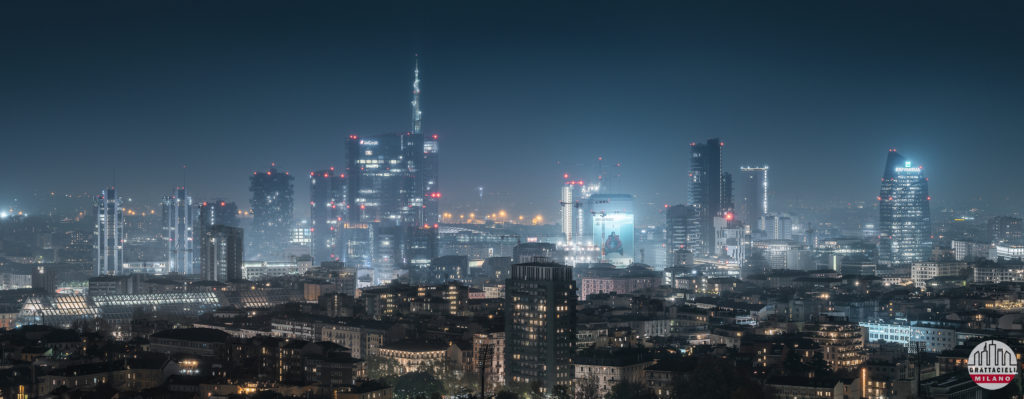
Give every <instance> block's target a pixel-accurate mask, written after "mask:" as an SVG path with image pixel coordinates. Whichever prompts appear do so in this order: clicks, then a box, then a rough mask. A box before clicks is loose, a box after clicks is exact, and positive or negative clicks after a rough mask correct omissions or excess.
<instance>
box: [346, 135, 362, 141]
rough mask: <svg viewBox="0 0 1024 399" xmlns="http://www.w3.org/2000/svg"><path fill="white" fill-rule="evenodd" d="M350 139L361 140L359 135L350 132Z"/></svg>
mask: <svg viewBox="0 0 1024 399" xmlns="http://www.w3.org/2000/svg"><path fill="white" fill-rule="evenodd" d="M348 139H349V140H359V136H356V135H354V134H350V135H348Z"/></svg>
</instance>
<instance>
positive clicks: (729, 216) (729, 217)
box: [725, 212, 735, 222]
mask: <svg viewBox="0 0 1024 399" xmlns="http://www.w3.org/2000/svg"><path fill="white" fill-rule="evenodd" d="M734 217H735V216H733V214H732V212H726V213H725V220H727V221H730V222H731V221H732V219H733V218H734Z"/></svg>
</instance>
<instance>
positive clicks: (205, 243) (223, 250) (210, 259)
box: [199, 225, 244, 282]
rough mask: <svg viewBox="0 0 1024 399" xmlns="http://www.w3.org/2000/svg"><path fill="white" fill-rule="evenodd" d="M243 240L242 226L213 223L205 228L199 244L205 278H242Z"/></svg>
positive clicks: (201, 270) (221, 279) (202, 271)
mask: <svg viewBox="0 0 1024 399" xmlns="http://www.w3.org/2000/svg"><path fill="white" fill-rule="evenodd" d="M243 242H244V241H243V233H242V229H241V228H238V227H231V226H224V225H213V226H211V227H208V228H206V229H204V233H203V236H202V237H201V239H200V244H199V264H200V274H201V275H202V278H203V280H210V281H220V282H228V281H235V280H241V279H242V261H243V260H244V258H243V253H244V252H243Z"/></svg>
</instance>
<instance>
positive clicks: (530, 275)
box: [505, 262, 576, 394]
mask: <svg viewBox="0 0 1024 399" xmlns="http://www.w3.org/2000/svg"><path fill="white" fill-rule="evenodd" d="M575 352H576V283H575V282H574V281H573V279H572V267H571V266H565V265H561V264H557V263H540V262H530V263H522V264H516V265H512V268H511V270H510V272H509V279H508V280H506V283H505V382H506V383H509V384H524V385H526V386H531V385H534V384H536V385H537V386H539V388H540V390H541V393H546V394H551V393H554V392H555V390H556V387H559V386H562V387H566V388H568V387H569V386H570V384H571V383H572V380H573V378H574V374H575V372H574V370H573V365H572V356H573V355H574V354H575Z"/></svg>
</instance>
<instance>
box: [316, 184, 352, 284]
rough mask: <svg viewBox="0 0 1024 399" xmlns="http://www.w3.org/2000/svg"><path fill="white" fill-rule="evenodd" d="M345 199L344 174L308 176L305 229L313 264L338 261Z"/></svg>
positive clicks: (343, 248)
mask: <svg viewBox="0 0 1024 399" xmlns="http://www.w3.org/2000/svg"><path fill="white" fill-rule="evenodd" d="M345 196H346V193H345V175H344V174H339V173H337V172H335V171H334V168H330V169H324V170H318V171H315V172H310V173H309V199H310V200H309V222H310V227H309V228H310V230H311V231H310V236H311V240H312V254H313V262H314V263H315V264H320V262H328V261H339V260H341V258H342V254H343V253H344V251H345V245H344V244H345V242H344V239H343V230H344V229H343V227H344V226H343V224H344V222H345V221H347V218H346V217H345V213H346V212H345V209H346V205H347V202H346V201H345Z"/></svg>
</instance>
